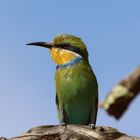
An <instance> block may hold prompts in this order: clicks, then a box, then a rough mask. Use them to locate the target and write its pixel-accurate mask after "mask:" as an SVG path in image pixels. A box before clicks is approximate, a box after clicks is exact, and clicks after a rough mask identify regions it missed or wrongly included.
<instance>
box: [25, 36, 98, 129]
mask: <svg viewBox="0 0 140 140" xmlns="http://www.w3.org/2000/svg"><path fill="white" fill-rule="evenodd" d="M27 45H35V46H40V47H44V48H48V49H49V51H50V55H51V57H52V59H53V61H54V62H55V63H56V65H57V66H56V73H55V82H56V106H57V114H58V120H59V123H60V124H62V125H68V124H75V125H89V126H90V127H91V128H95V125H96V118H97V111H98V82H97V79H96V76H95V74H94V72H93V70H92V68H91V66H90V64H89V59H88V51H87V47H86V45H85V43H84V42H83V41H82V39H81V38H80V37H77V36H74V35H71V34H60V35H57V36H56V37H55V38H54V39H53V41H52V42H51V43H48V42H32V43H28V44H27Z"/></svg>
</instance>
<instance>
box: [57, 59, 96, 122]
mask: <svg viewBox="0 0 140 140" xmlns="http://www.w3.org/2000/svg"><path fill="white" fill-rule="evenodd" d="M55 79H56V92H57V93H56V96H57V97H56V103H57V110H58V117H59V121H60V123H67V124H94V125H95V123H96V116H97V102H98V86H97V81H96V77H95V75H94V73H93V71H92V70H91V67H90V66H89V64H88V63H86V62H84V61H81V62H79V63H78V64H76V65H74V66H71V67H67V68H64V69H63V68H62V69H58V70H57V71H56V76H55Z"/></svg>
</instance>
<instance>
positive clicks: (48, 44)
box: [26, 42, 53, 49]
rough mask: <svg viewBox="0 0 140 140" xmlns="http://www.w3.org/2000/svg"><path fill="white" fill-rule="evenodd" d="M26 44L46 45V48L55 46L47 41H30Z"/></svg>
mask: <svg viewBox="0 0 140 140" xmlns="http://www.w3.org/2000/svg"><path fill="white" fill-rule="evenodd" d="M26 45H34V46H40V47H44V48H48V49H51V48H52V47H53V44H52V43H47V42H32V43H28V44H26Z"/></svg>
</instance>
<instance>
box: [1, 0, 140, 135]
mask: <svg viewBox="0 0 140 140" xmlns="http://www.w3.org/2000/svg"><path fill="white" fill-rule="evenodd" d="M0 19H1V20H0V136H5V137H14V136H17V135H20V134H22V133H23V132H25V131H27V130H28V129H30V128H32V127H34V126H38V125H49V124H58V120H57V113H56V106H55V81H54V73H55V67H56V66H55V64H54V62H53V61H52V60H51V58H50V56H49V52H48V50H47V49H43V48H39V47H28V46H26V45H25V44H26V43H29V42H32V41H49V42H50V41H51V40H52V39H53V38H54V36H56V35H58V34H61V33H68V34H73V35H76V36H79V37H81V38H82V40H83V41H84V42H85V44H86V45H87V48H88V51H89V60H90V64H91V66H92V68H93V70H94V71H95V74H96V76H97V79H98V83H99V99H100V101H102V100H103V99H104V98H105V97H106V95H107V93H108V92H109V91H110V90H111V89H112V87H113V86H114V85H116V84H117V82H118V81H119V80H121V79H122V78H124V77H125V76H127V75H128V74H129V73H130V72H131V71H133V70H134V69H135V67H136V66H137V65H138V64H139V63H140V39H139V37H140V1H138V0H135V1H131V0H123V1H121V0H117V1H112V0H108V1H95V0H86V1H81V0H76V1H75V0H71V1H65V0H60V1H58V0H41V1H34V0H30V1H29V0H24V1H19V0H12V1H8V0H1V1H0ZM139 106H140V97H139V96H138V98H137V99H136V100H134V102H133V103H132V104H131V106H130V107H129V109H128V111H127V112H126V113H125V114H124V115H123V117H122V118H121V119H120V120H119V121H116V120H115V119H114V118H113V117H110V116H108V115H107V113H106V112H105V111H104V110H101V109H99V112H98V119H97V125H99V126H101V125H103V126H111V127H114V128H117V129H118V130H120V131H122V132H124V133H128V134H129V135H134V136H140V120H139V117H140V112H139ZM120 107H121V106H120Z"/></svg>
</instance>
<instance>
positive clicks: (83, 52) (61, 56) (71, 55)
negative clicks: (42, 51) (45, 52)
mask: <svg viewBox="0 0 140 140" xmlns="http://www.w3.org/2000/svg"><path fill="white" fill-rule="evenodd" d="M27 45H36V46H41V47H45V48H49V50H50V54H51V56H52V58H53V60H54V61H55V63H56V64H65V63H67V62H69V61H72V60H73V59H75V58H76V57H81V58H82V59H83V60H85V61H87V62H88V52H87V49H86V46H85V44H84V42H83V41H82V40H81V39H80V38H79V37H76V36H73V35H68V34H62V35H58V36H56V37H55V38H54V39H53V42H52V43H47V42H32V43H29V44H27Z"/></svg>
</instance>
